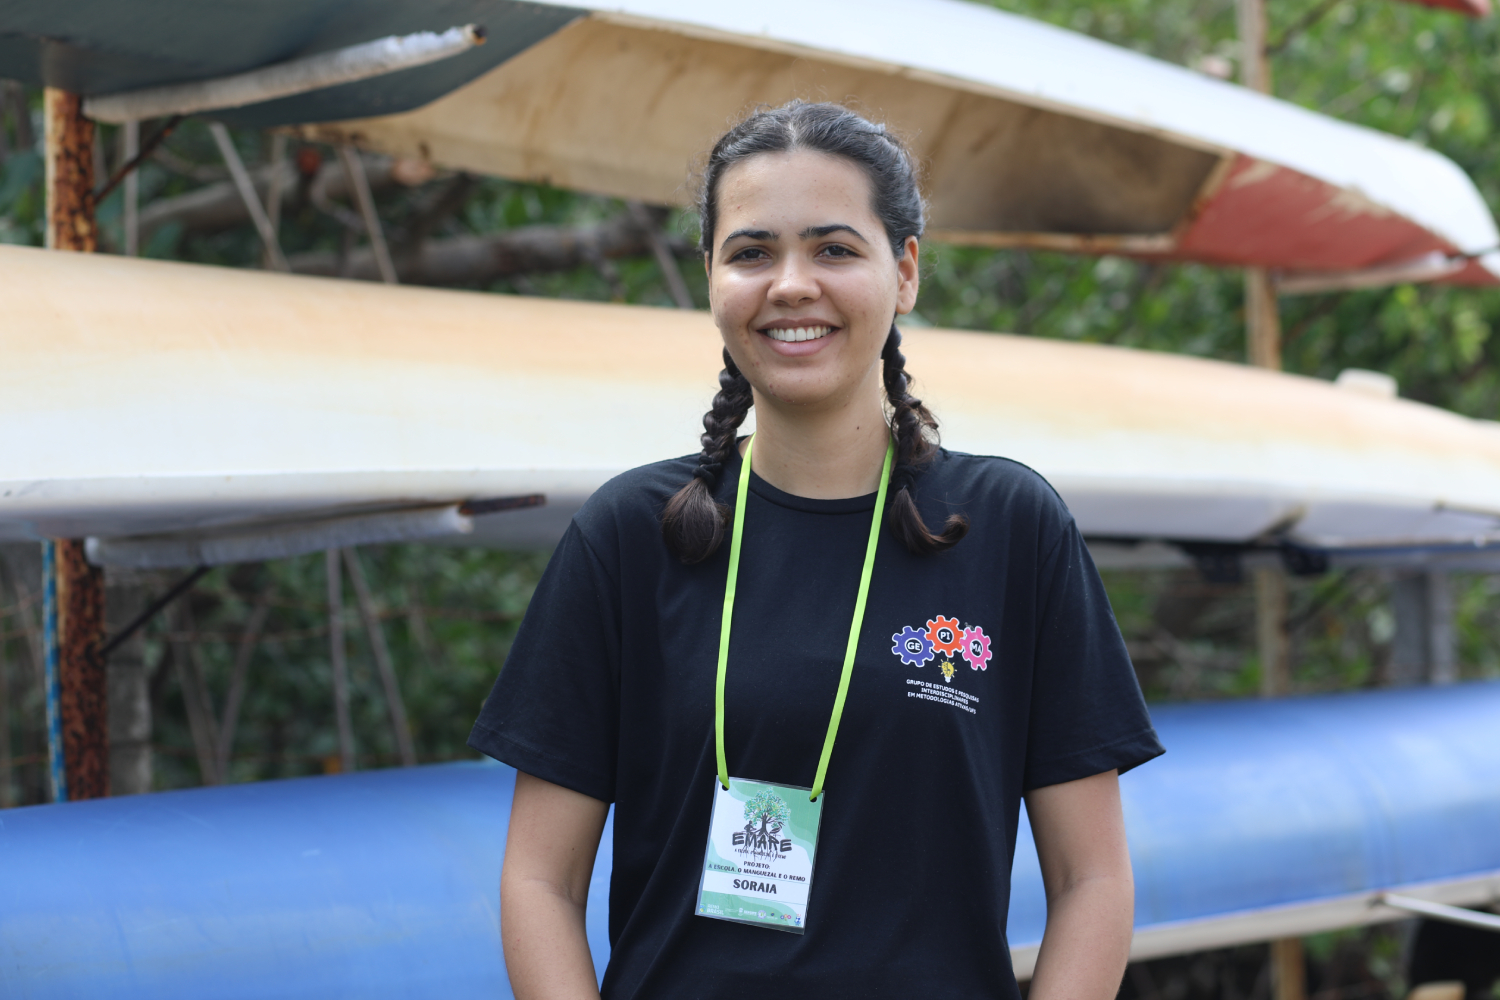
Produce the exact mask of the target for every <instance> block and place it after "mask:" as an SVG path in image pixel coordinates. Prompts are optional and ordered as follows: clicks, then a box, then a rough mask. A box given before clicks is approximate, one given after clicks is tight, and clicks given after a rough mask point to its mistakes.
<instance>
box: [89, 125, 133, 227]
mask: <svg viewBox="0 0 1500 1000" xmlns="http://www.w3.org/2000/svg"><path fill="white" fill-rule="evenodd" d="M140 155H141V123H140V122H136V121H130V122H126V123H125V124H124V125H121V126H120V159H122V160H124V161H125V163H126V165H127V166H128V165H130V164H132V163H134V162H135V160H136V158H137V157H139V156H140ZM122 169H123V168H122ZM97 203H98V200H97V199H95V204H97ZM120 229H121V234H122V235H123V237H124V239H123V240H122V241H121V242H123V243H124V250H125V256H127V257H139V256H140V253H141V175H140V174H138V173H136V172H135V170H133V169H132V170H131V171H130V173H128V174H126V175H125V211H124V212H123V213H122V215H121V223H120Z"/></svg>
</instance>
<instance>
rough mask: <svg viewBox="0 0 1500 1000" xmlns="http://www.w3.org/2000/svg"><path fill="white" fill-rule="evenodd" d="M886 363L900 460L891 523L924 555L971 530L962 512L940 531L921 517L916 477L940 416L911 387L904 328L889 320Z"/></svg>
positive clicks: (894, 474) (926, 459)
mask: <svg viewBox="0 0 1500 1000" xmlns="http://www.w3.org/2000/svg"><path fill="white" fill-rule="evenodd" d="M880 357H881V360H882V361H884V362H885V365H884V368H883V371H882V376H883V379H884V381H885V398H886V401H887V402H889V403H890V405H891V433H892V434H894V435H895V436H896V461H895V464H894V466H893V468H892V469H891V490H892V492H893V496H892V499H891V521H892V523H893V525H894V527H895V529H896V533H897V534H898V535H899V536H900V537H901V541H902V542H903V543H905V545H906V547H907V549H909V550H910V551H912V552H915V553H917V554H918V555H922V554H925V553H928V552H940V551H942V550H943V549H946V548H950V547H952V546H954V545H956V544H958V540H959V539H961V538H963V537H964V535H965V534H967V533H968V530H969V519H968V518H967V517H965V516H964V515H962V514H953V515H950V516H949V518H948V520H947V522H946V523H945V524H944V525H943V532H942V534H934V533H933V531H932V529H931V528H929V527H927V522H926V521H924V520H923V519H922V513H921V511H920V510H918V509H917V500H916V497H915V496H914V495H913V494H914V492H915V490H916V486H917V475H918V474H919V473H920V472H921V471H922V469H923V468H924V467H925V466H926V465H927V464H928V463H929V462H931V461H932V457H933V455H934V453H935V452H936V451H937V445H936V443H935V442H934V441H933V439H932V437H929V436H928V431H932V432H933V434H934V436H935V435H936V432H937V418H936V417H934V416H933V415H932V413H931V411H929V410H928V409H927V407H925V406H923V405H922V401H921V400H920V399H918V398H917V397H916V396H913V395H912V394H911V393H910V392H908V391H907V387H908V386H909V385H910V384H911V376H909V375H907V373H906V356H905V355H904V354H902V353H901V331H900V330H898V329H897V328H896V325H895V324H894V323H892V324H891V332H890V335H889V336H888V337H886V341H885V347H884V348H883V349H882V350H881V352H880Z"/></svg>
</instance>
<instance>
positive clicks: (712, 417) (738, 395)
mask: <svg viewBox="0 0 1500 1000" xmlns="http://www.w3.org/2000/svg"><path fill="white" fill-rule="evenodd" d="M753 402H754V399H753V397H752V396H751V393H750V382H749V380H748V379H746V378H745V376H744V375H742V374H740V370H739V368H738V367H736V366H735V363H734V359H733V358H731V357H730V356H729V351H728V350H727V349H726V350H725V351H724V370H723V371H721V372H719V391H718V392H717V393H715V394H714V401H713V405H712V406H711V407H710V408H709V411H708V412H707V413H705V414H704V415H703V435H702V436H701V437H700V438H699V439H698V440H699V441H700V442H701V443H702V445H703V451H702V452H700V453H699V455H698V467H697V468H696V469H694V470H693V477H694V478H696V479H701V480H702V481H703V482H705V483H707V484H708V488H709V490H710V491H712V490H713V488H714V487H716V486H718V485H719V476H720V475H722V474H723V472H724V462H725V461H726V460H727V459H728V458H729V455H730V452H731V450H732V449H734V447H735V445H736V444H738V442H739V437H738V435H737V434H736V433H735V432H736V431H738V430H739V429H740V425H741V424H743V423H744V422H745V417H746V416H747V415H748V414H749V412H750V405H751V403H753Z"/></svg>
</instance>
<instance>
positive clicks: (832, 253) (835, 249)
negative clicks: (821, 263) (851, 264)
mask: <svg viewBox="0 0 1500 1000" xmlns="http://www.w3.org/2000/svg"><path fill="white" fill-rule="evenodd" d="M822 252H823V255H824V256H825V257H853V256H854V251H853V250H850V249H849V248H848V247H846V246H843V245H842V244H839V243H834V244H831V245H829V246H826V247H824V248H823V251H822Z"/></svg>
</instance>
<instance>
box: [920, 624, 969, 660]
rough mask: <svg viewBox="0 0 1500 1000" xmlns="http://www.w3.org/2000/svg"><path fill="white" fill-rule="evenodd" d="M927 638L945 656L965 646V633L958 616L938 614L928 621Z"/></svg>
mask: <svg viewBox="0 0 1500 1000" xmlns="http://www.w3.org/2000/svg"><path fill="white" fill-rule="evenodd" d="M925 634H926V636H927V638H928V639H929V640H931V642H932V648H933V649H935V650H937V651H938V652H939V653H942V654H943V655H944V656H952V655H953V654H954V653H957V652H958V651H959V650H960V649H963V648H964V633H963V630H962V629H960V628H959V627H958V619H957V618H944V617H943V616H942V615H938V616H937V617H936V618H934V619H932V620H931V621H929V622H928V623H927V632H926V633H925Z"/></svg>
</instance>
